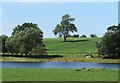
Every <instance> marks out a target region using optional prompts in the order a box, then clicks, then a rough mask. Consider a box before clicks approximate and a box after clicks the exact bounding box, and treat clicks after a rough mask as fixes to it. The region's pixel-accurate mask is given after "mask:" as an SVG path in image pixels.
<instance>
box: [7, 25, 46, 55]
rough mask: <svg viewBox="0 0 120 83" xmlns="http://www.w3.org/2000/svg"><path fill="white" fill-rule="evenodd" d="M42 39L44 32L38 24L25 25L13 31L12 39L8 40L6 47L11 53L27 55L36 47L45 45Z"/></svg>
mask: <svg viewBox="0 0 120 83" xmlns="http://www.w3.org/2000/svg"><path fill="white" fill-rule="evenodd" d="M42 37H43V32H42V31H41V30H40V29H39V27H38V26H37V24H33V23H24V24H22V25H18V26H17V27H15V29H13V33H12V35H11V37H10V38H8V39H7V40H6V47H7V48H8V50H9V52H11V53H21V54H26V55H27V54H28V53H29V52H31V51H32V49H33V48H35V47H36V46H42V45H44V44H43V42H42Z"/></svg>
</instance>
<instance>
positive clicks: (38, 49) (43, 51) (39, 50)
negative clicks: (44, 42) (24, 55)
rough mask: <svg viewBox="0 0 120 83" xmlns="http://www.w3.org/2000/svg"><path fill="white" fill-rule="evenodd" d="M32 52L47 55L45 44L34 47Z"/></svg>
mask: <svg viewBox="0 0 120 83" xmlns="http://www.w3.org/2000/svg"><path fill="white" fill-rule="evenodd" d="M31 54H35V55H47V52H46V49H45V46H37V47H35V48H33V49H32V52H31Z"/></svg>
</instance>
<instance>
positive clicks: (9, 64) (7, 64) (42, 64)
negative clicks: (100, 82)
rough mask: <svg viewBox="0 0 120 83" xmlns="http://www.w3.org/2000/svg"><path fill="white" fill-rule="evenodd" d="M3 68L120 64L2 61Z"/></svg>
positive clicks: (92, 66) (106, 66)
mask: <svg viewBox="0 0 120 83" xmlns="http://www.w3.org/2000/svg"><path fill="white" fill-rule="evenodd" d="M1 63H2V67H3V68H108V69H118V65H119V66H120V64H112V63H111V64H107V63H93V62H38V63H23V62H22V63H20V62H0V64H1Z"/></svg>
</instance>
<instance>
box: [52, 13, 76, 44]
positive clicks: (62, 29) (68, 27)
mask: <svg viewBox="0 0 120 83" xmlns="http://www.w3.org/2000/svg"><path fill="white" fill-rule="evenodd" d="M74 20H75V19H74V18H72V17H71V16H70V15H69V14H65V15H64V16H62V21H61V22H60V23H59V24H57V25H56V27H55V29H54V30H53V32H54V34H55V35H59V36H63V37H64V42H66V38H67V36H68V35H69V34H70V32H72V33H73V32H77V28H76V26H75V24H73V23H72V22H73V21H74Z"/></svg>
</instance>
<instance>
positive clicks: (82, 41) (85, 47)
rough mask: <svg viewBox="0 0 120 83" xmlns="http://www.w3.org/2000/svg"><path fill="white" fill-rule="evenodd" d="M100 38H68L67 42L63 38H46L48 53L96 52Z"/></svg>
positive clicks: (44, 40)
mask: <svg viewBox="0 0 120 83" xmlns="http://www.w3.org/2000/svg"><path fill="white" fill-rule="evenodd" d="M99 40H100V38H67V42H63V38H44V39H43V42H44V44H45V45H46V49H47V50H48V54H83V53H96V52H97V49H96V43H95V42H96V41H99Z"/></svg>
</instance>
